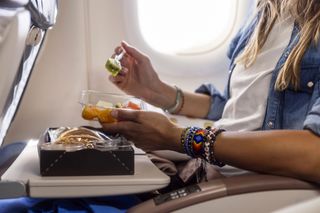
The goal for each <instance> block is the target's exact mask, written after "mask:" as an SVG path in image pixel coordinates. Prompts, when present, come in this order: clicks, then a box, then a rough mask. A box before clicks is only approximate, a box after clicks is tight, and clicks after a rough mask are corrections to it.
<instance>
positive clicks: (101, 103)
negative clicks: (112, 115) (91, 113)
mask: <svg viewBox="0 0 320 213" xmlns="http://www.w3.org/2000/svg"><path fill="white" fill-rule="evenodd" d="M96 106H97V107H101V108H112V107H113V104H112V103H110V102H107V101H98V103H97V104H96Z"/></svg>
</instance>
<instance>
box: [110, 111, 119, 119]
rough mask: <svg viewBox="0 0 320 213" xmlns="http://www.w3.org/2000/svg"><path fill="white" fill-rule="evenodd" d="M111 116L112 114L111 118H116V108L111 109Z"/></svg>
mask: <svg viewBox="0 0 320 213" xmlns="http://www.w3.org/2000/svg"><path fill="white" fill-rule="evenodd" d="M111 116H112V117H113V118H118V111H117V110H112V111H111Z"/></svg>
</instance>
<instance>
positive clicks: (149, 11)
mask: <svg viewBox="0 0 320 213" xmlns="http://www.w3.org/2000/svg"><path fill="white" fill-rule="evenodd" d="M237 3H238V0H232V1H221V0H153V1H150V0H137V14H138V22H139V26H140V31H141V35H142V37H143V38H144V40H145V42H146V43H147V44H148V45H149V46H150V47H151V48H153V49H154V50H156V51H158V52H161V53H166V54H179V55H180V54H181V55H184V54H199V53H203V52H208V51H210V50H213V49H215V48H217V47H218V46H219V44H221V43H223V42H224V41H225V39H227V37H228V36H229V35H230V33H231V31H232V27H233V25H234V23H235V17H236V12H237Z"/></svg>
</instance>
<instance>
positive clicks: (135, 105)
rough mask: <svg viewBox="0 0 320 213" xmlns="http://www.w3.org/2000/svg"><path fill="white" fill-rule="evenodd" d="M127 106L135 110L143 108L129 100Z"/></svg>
mask: <svg viewBox="0 0 320 213" xmlns="http://www.w3.org/2000/svg"><path fill="white" fill-rule="evenodd" d="M127 108H129V109H134V110H141V108H140V106H139V105H138V104H135V103H133V102H131V101H129V102H128V104H127Z"/></svg>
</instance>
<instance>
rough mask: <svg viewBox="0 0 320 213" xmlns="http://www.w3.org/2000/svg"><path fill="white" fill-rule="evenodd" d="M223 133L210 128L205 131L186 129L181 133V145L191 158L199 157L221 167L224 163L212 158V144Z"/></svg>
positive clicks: (220, 130) (196, 128)
mask: <svg viewBox="0 0 320 213" xmlns="http://www.w3.org/2000/svg"><path fill="white" fill-rule="evenodd" d="M223 131H225V130H224V129H216V128H211V127H207V128H206V129H202V128H199V127H187V128H186V129H184V130H183V132H182V133H181V145H182V147H183V149H184V151H185V153H186V154H187V155H189V156H191V157H193V158H196V157H201V158H203V159H205V160H206V161H207V162H209V163H211V164H214V165H217V166H220V167H222V166H224V165H225V163H223V162H221V161H219V160H217V159H216V158H215V157H214V144H215V142H216V138H217V136H218V135H219V134H220V133H221V132H223Z"/></svg>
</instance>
